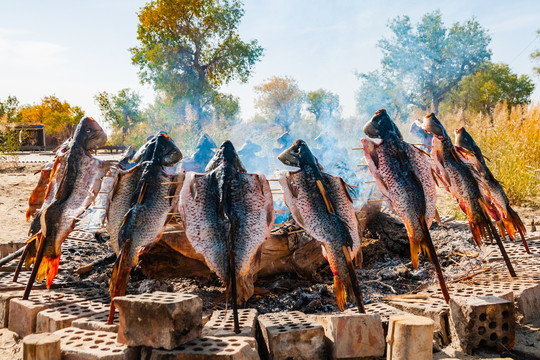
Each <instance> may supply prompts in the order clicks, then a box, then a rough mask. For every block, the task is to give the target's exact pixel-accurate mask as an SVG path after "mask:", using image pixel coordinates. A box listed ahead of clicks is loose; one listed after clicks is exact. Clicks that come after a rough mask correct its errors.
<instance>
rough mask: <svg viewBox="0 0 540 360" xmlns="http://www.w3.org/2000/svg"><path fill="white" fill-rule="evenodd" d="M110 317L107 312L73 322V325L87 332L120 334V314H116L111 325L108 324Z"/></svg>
mask: <svg viewBox="0 0 540 360" xmlns="http://www.w3.org/2000/svg"><path fill="white" fill-rule="evenodd" d="M108 317H109V312H108V311H107V312H103V313H99V314H95V315H92V316H89V317H83V318H80V319H77V320H73V322H72V323H71V325H72V326H74V327H78V328H80V329H85V330H99V331H107V332H113V333H118V312H115V313H114V319H113V323H112V324H111V325H108V324H107V318H108Z"/></svg>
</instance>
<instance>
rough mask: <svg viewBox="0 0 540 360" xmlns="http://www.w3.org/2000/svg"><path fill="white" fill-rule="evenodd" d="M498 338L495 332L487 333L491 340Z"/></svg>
mask: <svg viewBox="0 0 540 360" xmlns="http://www.w3.org/2000/svg"><path fill="white" fill-rule="evenodd" d="M498 338H499V336H498V335H497V334H496V333H492V334H491V335H489V339H490V340H491V341H495V340H497V339H498Z"/></svg>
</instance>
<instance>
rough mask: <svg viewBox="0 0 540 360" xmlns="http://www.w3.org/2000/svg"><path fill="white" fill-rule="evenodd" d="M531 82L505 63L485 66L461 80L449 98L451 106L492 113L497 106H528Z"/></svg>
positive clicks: (488, 63)
mask: <svg viewBox="0 0 540 360" xmlns="http://www.w3.org/2000/svg"><path fill="white" fill-rule="evenodd" d="M533 91H534V83H533V81H532V80H531V79H530V77H529V76H527V75H521V76H518V75H517V74H514V73H512V71H511V70H510V67H509V66H508V65H506V64H494V63H492V62H487V63H485V64H484V65H483V66H482V67H481V68H480V70H478V71H477V72H476V73H475V74H471V75H468V76H466V77H464V78H463V79H462V80H461V81H460V83H459V85H458V87H457V88H456V89H454V90H452V91H451V92H450V94H449V96H448V103H449V104H451V105H452V106H457V107H461V108H464V109H468V110H472V111H474V112H483V113H485V114H491V113H492V111H493V108H494V107H495V105H496V104H497V103H500V102H506V103H507V105H508V106H509V107H511V106H514V105H518V104H524V103H529V102H530V101H531V94H532V92H533Z"/></svg>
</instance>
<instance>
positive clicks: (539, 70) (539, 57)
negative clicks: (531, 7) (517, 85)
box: [531, 30, 540, 76]
mask: <svg viewBox="0 0 540 360" xmlns="http://www.w3.org/2000/svg"><path fill="white" fill-rule="evenodd" d="M536 34H537V35H536V37H537V38H538V37H539V36H540V30H536ZM531 59H532V60H533V61H536V62H539V61H540V48H538V49H535V50H534V51H533V52H532V54H531ZM533 70H534V72H535V73H536V75H538V76H540V66H535V67H533Z"/></svg>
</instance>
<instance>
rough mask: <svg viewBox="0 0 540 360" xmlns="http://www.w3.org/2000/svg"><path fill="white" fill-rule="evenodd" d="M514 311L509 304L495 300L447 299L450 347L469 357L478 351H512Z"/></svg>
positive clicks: (512, 305)
mask: <svg viewBox="0 0 540 360" xmlns="http://www.w3.org/2000/svg"><path fill="white" fill-rule="evenodd" d="M514 309H515V308H514V303H513V302H510V301H507V300H504V299H501V298H498V297H495V296H478V297H468V298H465V297H456V298H453V299H451V300H450V327H451V331H452V344H453V345H454V347H457V348H458V349H460V350H461V351H463V352H466V353H469V354H470V353H472V350H474V349H477V348H479V347H491V348H495V349H496V350H498V351H502V350H504V349H510V348H512V347H513V346H514V343H515V333H516V321H515V312H514Z"/></svg>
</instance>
